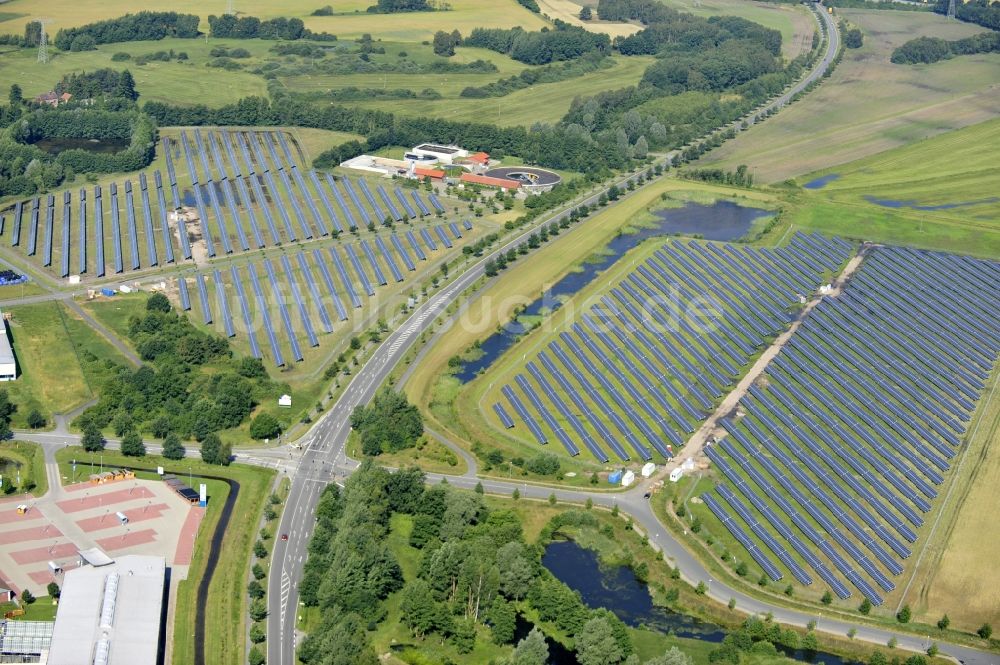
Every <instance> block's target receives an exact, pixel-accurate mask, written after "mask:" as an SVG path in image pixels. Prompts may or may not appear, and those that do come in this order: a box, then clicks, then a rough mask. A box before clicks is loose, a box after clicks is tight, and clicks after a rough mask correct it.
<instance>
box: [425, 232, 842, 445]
mask: <svg viewBox="0 0 1000 665" xmlns="http://www.w3.org/2000/svg"><path fill="white" fill-rule="evenodd" d="M450 227H451V231H452V234H453V235H454V236H455V237H456V238H458V237H461V236H460V231H459V229H458V228H457V225H455V224H451V225H450ZM438 228H439V230H441V228H440V227H438ZM441 231H442V232H441V233H440V234H439V238H440V239H441V240H442V242H443V241H445V240H447V236H446V235H445V234H444V233H443V230H441ZM805 248H808V250H809V251H808V252H805V251H804V249H805ZM851 251H852V246H851V245H849V244H848V243H846V242H843V241H840V240H833V239H827V238H823V237H820V236H805V235H798V236H796V237H795V238H794V239H793V241H792V244H791V245H790V246H789V247H785V248H781V249H766V248H752V247H747V246H743V245H731V244H723V243H705V242H697V241H691V242H684V241H669V242H666V243H664V244H663V245H662V246H661V247H660V248H659V249H658V250H656V251H655V252H654V253H653V255H652V256H651V257H650V258H648V259H647V260H646V261H644V262H642V263H641V264H639V265H637V266H636V267H635V269H634V270H633V271H632V272H631V273H629V274H628V275H627V276H625V278H624V279H622V280H621V281H620V282H619V283H618V284H617V285H615V286H613V287H610V288H609V289H607V290H606V292H605V293H604V294H603V295H601V296H600V298H599V304H597V305H596V306H594V307H592V308H591V309H590V310H589V311H588V312H586V313H584V315H583V316H582V317H581V319H580V322H579V323H572V324H569V325H568V327H567V329H566V330H563V331H561V332H560V334H559V335H558V338H557V339H555V340H553V341H551V342H550V343H549V344H548V345H547V347H546V348H545V349H544V350H542V351H540V352H537V354H536V357H535V359H533V360H530V361H529V362H527V363H526V365H525V370H526V373H527V374H526V375H525V374H520V373H519V374H517V375H516V376H515V377H514V385H508V386H505V387H504V388H503V389H502V391H501V392H502V394H503V396H504V398H505V399H506V401H507V403H508V404H509V405H510V406H511V407H512V408H513V409H514V411H515V412H516V413H517V415H518V418H517V419H516V420H515V426H516V425H517V424H518V423H519V422H523V423H525V424H526V425H527V427H528V429H529V431H530V432H531V434H532V436H533V438H534V439H535V440H536V441H537V442H538V443H545V442H546V441H547V440H549V438H555V439H558V440H559V441H560V442H561V443H562V445H563V446H564V447H565V448H566V450H567V451H568V452H569V453H570V454H572V455H576V454H577V453H578V452H579V450H580V446H579V444H580V443H582V444H583V447H585V448H587V449H588V450H590V452H591V453H592V454H593V455H594V457H596V458H597V459H598V460H600V461H602V462H606V461H609V460H610V459H611V456H612V455H613V456H614V457H615V458H618V459H621V460H630V459H640V460H648V459H652V458H653V457H654V455H658V456H660V457H661V458H669V457H671V456H672V455H673V446H679V445H681V444H682V443H683V442H684V440H685V437H686V435H688V434H690V433H692V432H694V430H695V428H696V426H697V424H698V423H699V422H700V421H701V420H703V419H704V418H705V417H706V415H707V413H708V412H709V411H710V410H711V409H712V408H713V399H715V398H717V397H720V396H721V395H722V394H723V393H724V391H725V389H726V388H727V387H729V386H731V385H732V384H733V383H734V382H735V381H736V380H737V379H738V378H739V377H740V376H741V375H742V373H743V372H744V371H745V368H746V366H747V365H748V364H749V362H750V360H751V359H752V358H753V357H754V356H755V354H756V353H757V352H758V350H759V349H761V348H762V347H763V346H764V345H766V344H767V342H768V340H769V338H771V337H772V336H773V335H775V334H777V333H778V332H779V331H781V330H782V329H783V328H784V327H785V326H786V325H787V323H788V322H789V320H790V314H789V312H790V309H789V308H790V307H792V306H793V305H796V304H797V303H798V302H799V295H798V294H805V293H811V292H813V291H815V290H816V289H817V288H818V287H819V286H820V282H821V278H822V276H823V275H824V274H826V273H828V272H829V271H831V270H834V269H836V268H838V267H839V266H840V265H842V264H843V263H844V262H845V261H846V260H847V258H848V256H849V255H850V253H851ZM609 286H610V285H609ZM713 310H714V312H715V314H714V316H712V317H710V318H709V319H707V320H702V319H701V315H702V314H704V313H706V312H711V311H713ZM706 323H707V324H708V325H704V324H706ZM518 390H519V391H520V393H521V396H522V397H523V398H524V399H521V400H518V401H517V402H516V403H515V400H514V399H513V398H514V397H517V391H518ZM524 400H526V401H527V403H528V404H530V405H531V408H530V409H525V408H524ZM494 411H495V412H496V413H497V415H498V417H499V411H496V409H494ZM529 415H530V416H531V418H530V419H529V418H528V417H527V416H529ZM539 421H540V422H541V423H542V425H539V424H538V423H539ZM501 425H503V426H504V427H506V423H505V422H504V421H503V419H502V418H501ZM609 453H610V454H609Z"/></svg>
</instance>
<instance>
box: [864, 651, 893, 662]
mask: <svg viewBox="0 0 1000 665" xmlns="http://www.w3.org/2000/svg"><path fill="white" fill-rule="evenodd" d="M868 665H889V659H888V658H886V657H885V654H884V653H882V652H881V651H874V652H872V655H871V658H869V659H868Z"/></svg>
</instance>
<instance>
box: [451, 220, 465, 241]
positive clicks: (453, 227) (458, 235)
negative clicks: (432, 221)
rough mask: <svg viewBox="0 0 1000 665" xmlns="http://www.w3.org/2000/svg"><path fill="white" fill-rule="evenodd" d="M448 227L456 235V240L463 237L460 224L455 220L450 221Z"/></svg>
mask: <svg viewBox="0 0 1000 665" xmlns="http://www.w3.org/2000/svg"><path fill="white" fill-rule="evenodd" d="M448 229H449V230H450V231H451V235H453V236H455V240H458V239H459V238H461V237H462V232H461V231H459V230H458V224H456V223H455V222H448Z"/></svg>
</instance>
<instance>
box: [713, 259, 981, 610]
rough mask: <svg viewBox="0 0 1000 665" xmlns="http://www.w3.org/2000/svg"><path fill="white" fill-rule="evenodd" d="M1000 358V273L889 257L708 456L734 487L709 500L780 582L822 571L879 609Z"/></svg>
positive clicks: (843, 299)
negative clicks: (726, 506) (786, 575)
mask: <svg viewBox="0 0 1000 665" xmlns="http://www.w3.org/2000/svg"><path fill="white" fill-rule="evenodd" d="M800 248H801V249H802V250H803V256H805V252H806V250H811V251H813V252H814V253H818V249H817V248H815V247H813V246H812V244H808V243H804V244H802V245H801V247H800ZM998 355H1000V263H995V262H988V261H978V260H974V259H970V258H966V257H960V256H953V255H947V254H941V253H934V252H922V251H916V250H910V249H903V248H886V247H876V248H873V249H872V250H871V251H870V252H869V253H868V255H867V256H866V258H865V259H864V263H863V264H862V266H861V267H860V269H859V271H858V272H857V273H856V274H855V275H854V276H853V277H852V278H851V280H850V282H848V285H847V286H846V287H845V288H844V290H843V292H842V293H840V294H839V295H837V296H836V297H830V298H825V299H823V300H822V301H821V302H820V303H819V304H818V305H817V306H816V307H815V308H814V309H813V310H812V311H811V312H810V313H809V315H808V316H807V317H806V318H805V320H804V322H803V323H802V325H801V326H800V328H799V329H798V330H797V331H796V333H795V335H793V336H792V338H791V340H790V341H789V342H788V344H786V345H785V347H784V348H783V349H782V350H781V352H780V353H779V354H778V355H777V357H776V358H775V359H774V360H773V361H772V362H771V364H770V365H769V366H768V368H767V381H766V386H764V385H758V386H754V387H752V388H750V390H749V393H748V394H747V395H746V396H745V397H744V398H743V400H742V402H741V405H742V409H741V411H742V414H743V415H742V416H741V417H738V419H735V420H727V421H725V422H724V423H723V425H724V427H725V428H726V430H727V432H728V435H727V436H726V437H724V438H723V439H722V441H721V442H719V443H717V444H715V445H712V446H709V447H708V448H707V449H706V453H707V455H708V457H709V458H710V459H711V460H712V462H713V463H714V465H715V466H716V468H717V469H718V470H719V471H720V472H721V474H722V475H723V477H724V478H725V482H723V483H720V484H719V485H718V486H717V487H716V488H715V490H713V491H712V492H710V493H708V494H705V495H702V498H704V499H705V500H706V505H708V506H709V508H710V510H712V512H713V513H714V514H715V515H716V516H717V517H719V519H720V520H722V522H723V524H724V525H725V527H726V528H728V529H729V530H730V531H731V532H732V534H733V535H734V537H736V538H737V540H739V541H740V542H741V543H743V545H744V546H745V547H746V548H747V550H748V552H749V553H750V554H751V556H753V558H754V559H755V560H757V561H758V563H760V565H761V567H762V569H763V570H764V571H765V572H766V573H767V574H768V575H769V576H770V577H772V579H780V578H781V575H782V573H783V571H788V572H790V573H791V574H792V575H793V576H794V577H795V578H796V579H798V580H799V581H800V582H802V583H803V584H809V583H811V581H812V577H811V575H810V572H808V571H810V570H811V571H812V572H814V573H815V574H816V575H817V576H818V577H819V578H821V579H822V580H823V581H824V582H825V583H826V585H827V586H829V588H830V589H832V590H833V592H834V593H836V594H837V595H838V596H840V597H841V598H847V597H849V596H850V595H851V594H852V593H854V590H856V591H857V592H860V593H861V595H863V596H864V597H866V598H867V599H868V600H870V601H871V602H872V603H873V604H876V605H878V604H880V603H882V600H883V594H885V593H888V592H891V591H892V590H893V589H894V588H895V587H896V583H895V581H894V580H893V578H894V577H896V576H898V575H899V574H900V573H901V572H902V571H903V564H902V561H903V560H904V559H906V558H907V557H909V556H910V555H911V553H912V552H913V550H914V546H913V544H914V543H915V542H916V541H917V538H918V530H919V529H920V527H921V526H922V525H923V524H924V522H925V515H926V514H927V513H928V512H929V511H930V510H931V508H932V502H933V500H934V499H935V498H936V496H937V495H938V491H939V486H940V484H941V483H942V482H943V480H944V474H945V472H946V471H947V470H948V469H949V467H950V466H951V464H953V463H954V461H955V459H956V456H957V454H958V451H959V446H960V445H961V442H962V437H963V436H964V434H965V432H966V429H967V427H968V425H969V423H970V421H971V417H972V413H973V411H974V409H975V406H976V402H977V400H978V399H979V398H980V396H981V394H982V391H983V389H984V387H985V384H986V381H987V379H988V377H989V374H990V371H991V369H992V368H993V367H994V366H995V364H996V361H997V358H998ZM716 496H719V497H722V499H724V500H725V501H726V502H727V503H728V504H729V505H730V507H732V508H733V510H734V511H735V513H736V517H733V516H732V515H730V513H728V512H726V511H725V510H724V509H723V508H722V506H721V502H720V501H718V500H717V499H716V498H715V497H716ZM772 506H773V507H772ZM747 529H749V535H748V534H747ZM771 556H773V557H774V559H776V560H777V563H775V562H774V561H773V560H772V559H771ZM758 557H766V558H767V560H768V562H769V565H767V566H765V563H764V562H762V561H761V559H759V558H758Z"/></svg>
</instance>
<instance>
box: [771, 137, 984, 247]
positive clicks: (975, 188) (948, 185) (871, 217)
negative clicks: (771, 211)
mask: <svg viewBox="0 0 1000 665" xmlns="http://www.w3.org/2000/svg"><path fill="white" fill-rule="evenodd" d="M998 150H1000V119H996V120H991V121H989V122H984V123H980V124H976V125H972V126H969V127H965V128H963V129H958V130H954V131H950V132H947V133H945V134H941V135H938V136H935V137H933V138H930V139H926V140H923V141H918V142H916V143H913V144H911V145H908V146H905V147H902V148H897V149H895V150H890V151H888V152H884V153H880V154H878V155H874V156H872V157H867V158H865V159H861V160H858V161H855V162H851V163H849V164H844V165H841V166H836V167H832V168H829V169H825V170H823V171H818V172H816V173H813V174H809V175H807V176H803V177H801V178H799V179H798V182H799V184H804V183H806V182H809V181H811V180H813V179H816V178H820V177H824V176H827V177H835V179H833V180H830V181H829V182H828V183H827V184H826V185H825V186H823V187H822V188H820V189H815V190H803V191H801V192H796V193H793V194H791V195H790V196H791V198H792V200H793V201H794V207H793V210H794V212H793V213H792V214H791V215H789V216H788V219H789V223H791V224H794V225H795V226H796V227H804V228H812V229H817V230H822V231H824V232H827V233H835V234H838V235H843V236H848V237H854V238H863V239H866V240H874V241H877V242H889V243H895V244H904V245H912V246H916V247H924V248H928V249H940V250H945V251H952V252H960V253H963V254H971V255H974V256H982V257H986V258H997V257H1000V222H998V221H997V220H998V219H1000V197H998V196H997V190H996V187H995V183H996V182H998V180H1000V165H998V164H997V162H996V159H995V157H996V154H997V151H998ZM869 197H870V198H871V199H875V200H881V201H886V202H888V204H889V205H893V206H898V207H893V208H890V207H886V206H885V205H877V204H876V203H874V202H873V201H872V200H869ZM935 207H938V209H937V210H933V209H932V210H927V209H926V208H935ZM919 208H925V209H924V210H920V209H919Z"/></svg>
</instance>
